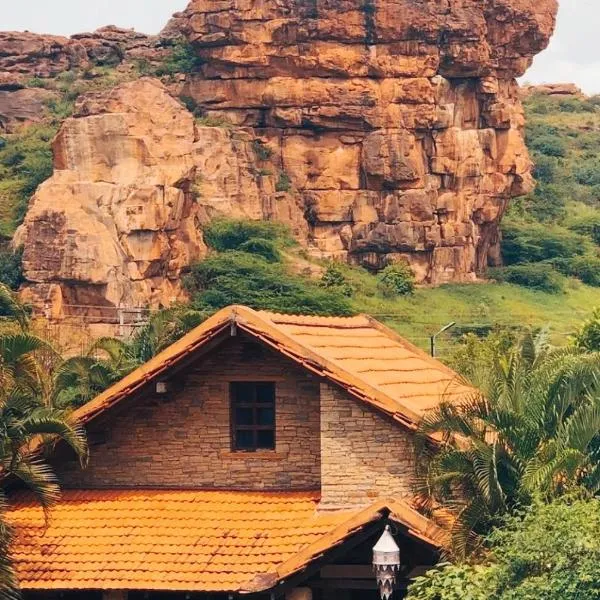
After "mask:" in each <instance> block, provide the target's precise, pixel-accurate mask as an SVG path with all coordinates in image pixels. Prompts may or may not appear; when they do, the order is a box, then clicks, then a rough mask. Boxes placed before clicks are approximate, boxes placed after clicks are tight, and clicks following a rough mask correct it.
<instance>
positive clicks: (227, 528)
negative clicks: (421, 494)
mask: <svg viewBox="0 0 600 600" xmlns="http://www.w3.org/2000/svg"><path fill="white" fill-rule="evenodd" d="M317 503H318V494H317V493H316V492H224V491H218V492H212V491H179V490H169V491H157V490H79V491H76V490H71V491H65V492H64V494H63V498H62V500H61V501H60V502H59V504H58V506H56V507H55V508H54V509H53V510H52V512H51V514H50V521H49V523H48V524H46V523H45V520H44V514H43V511H42V509H41V508H40V507H39V505H37V504H36V502H35V500H34V499H33V498H32V497H31V496H30V495H27V494H22V495H18V496H17V497H16V498H15V499H14V500H13V506H12V508H11V510H10V511H9V515H8V516H9V521H10V523H12V524H13V525H14V527H15V531H16V536H15V541H14V544H13V557H14V562H15V566H16V570H17V576H18V578H19V581H20V584H21V587H22V589H24V590H36V589H37V590H52V589H55V590H90V589H120V590H171V591H207V592H209V591H224V592H238V591H239V592H244V591H247V592H251V591H262V590H265V589H269V588H271V587H273V586H274V585H276V584H277V583H278V582H279V581H281V580H283V579H285V578H287V577H289V576H290V575H292V574H294V573H296V572H298V571H300V570H302V569H303V568H305V567H306V566H307V565H308V564H310V563H311V562H312V561H313V560H314V559H315V558H316V557H319V556H321V555H322V554H323V553H324V552H326V551H327V550H329V549H330V548H332V547H335V546H336V545H338V544H340V543H342V542H343V541H345V540H346V539H347V538H348V537H350V536H351V535H352V534H353V533H355V532H357V531H359V530H360V529H361V528H362V527H364V526H365V525H367V524H369V523H371V522H375V521H378V520H380V519H381V518H383V517H384V516H386V515H387V514H388V513H391V514H390V518H391V519H393V520H395V521H397V522H398V523H399V524H401V525H403V527H404V528H405V531H406V533H407V534H408V535H411V536H413V537H415V538H417V539H420V540H422V541H423V542H425V543H426V544H428V545H429V546H431V547H433V548H438V547H439V546H440V541H441V538H440V532H439V530H438V529H437V528H436V527H435V526H434V525H432V524H431V523H430V522H429V521H428V520H427V519H426V518H425V517H423V516H421V515H419V514H418V513H416V512H415V511H414V510H413V509H412V508H410V507H409V506H408V505H407V504H405V503H403V502H397V501H380V502H378V503H376V504H374V505H373V506H371V507H369V508H367V509H353V510H344V511H335V512H317V511H316V507H317Z"/></svg>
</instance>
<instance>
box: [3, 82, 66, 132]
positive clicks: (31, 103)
mask: <svg viewBox="0 0 600 600" xmlns="http://www.w3.org/2000/svg"><path fill="white" fill-rule="evenodd" d="M56 97H57V96H56V94H54V93H53V92H51V91H49V90H43V89H35V88H33V89H31V88H29V89H25V88H23V89H17V90H2V89H0V131H12V130H13V129H14V128H15V127H18V125H19V124H21V123H33V122H36V121H41V120H42V119H43V117H44V109H45V107H46V103H47V102H48V101H49V100H51V99H53V98H56Z"/></svg>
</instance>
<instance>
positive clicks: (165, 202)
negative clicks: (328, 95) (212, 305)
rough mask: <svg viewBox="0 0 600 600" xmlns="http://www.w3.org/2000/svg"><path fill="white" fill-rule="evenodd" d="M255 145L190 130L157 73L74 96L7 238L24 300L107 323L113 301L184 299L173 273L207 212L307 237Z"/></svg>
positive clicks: (201, 251) (190, 252) (235, 133)
mask: <svg viewBox="0 0 600 600" xmlns="http://www.w3.org/2000/svg"><path fill="white" fill-rule="evenodd" d="M258 145H260V140H258V139H256V138H254V137H253V135H252V132H251V131H246V130H231V129H226V128H217V127H199V126H198V125H197V124H196V123H195V120H194V117H193V116H192V115H191V113H190V112H188V111H187V110H186V108H185V107H184V106H183V105H182V104H181V103H180V102H179V101H177V100H176V99H174V98H173V97H172V96H170V95H169V93H168V91H167V89H166V88H165V87H164V86H163V85H162V84H161V83H160V82H159V81H157V80H156V79H150V78H144V79H141V80H139V81H135V82H132V83H128V84H124V85H122V86H119V87H117V88H115V89H113V90H110V91H107V92H103V93H98V94H89V95H87V96H84V97H83V98H82V99H81V101H80V102H79V103H78V105H77V110H76V113H75V116H74V117H73V118H70V119H67V120H66V121H65V122H64V123H63V125H62V127H61V129H60V131H59V133H58V135H57V137H56V139H55V140H54V142H53V153H54V175H53V176H52V177H51V178H50V179H49V180H48V181H46V182H45V183H43V184H42V185H41V186H40V188H39V189H38V191H37V193H36V194H35V196H34V197H33V198H32V200H31V202H30V207H29V211H28V213H27V215H26V218H25V221H24V223H23V225H22V226H21V227H20V228H19V230H18V231H17V233H16V235H15V239H14V244H15V245H17V246H23V247H24V249H25V252H24V256H23V267H24V273H25V277H26V279H27V284H26V286H25V289H24V290H23V294H24V296H25V298H26V299H27V300H30V301H31V302H32V303H33V304H34V305H35V306H38V307H44V306H46V305H48V306H51V307H52V313H51V315H50V316H52V317H56V318H61V317H65V316H69V315H85V316H86V318H89V319H92V320H98V321H103V320H115V319H117V317H118V313H117V312H116V311H115V310H114V309H115V308H118V307H125V308H128V307H129V308H130V307H146V306H147V307H149V308H154V309H156V308H160V307H165V306H168V305H170V304H172V303H173V302H174V301H177V300H181V299H183V298H185V292H184V289H183V286H182V281H181V280H182V273H183V272H184V271H185V269H186V268H187V267H188V266H189V265H190V264H191V263H192V262H193V261H195V260H198V259H199V258H201V257H203V256H204V255H205V250H206V248H205V246H204V243H203V241H202V226H203V224H205V223H207V222H208V221H209V220H210V219H211V218H213V217H214V216H217V215H220V216H224V215H228V216H238V217H240V218H247V219H255V220H257V219H263V218H269V219H274V220H278V221H282V222H287V223H288V224H289V225H290V226H291V228H292V229H294V230H295V231H296V234H297V235H298V236H299V237H306V232H305V231H304V232H303V231H302V228H303V225H304V220H303V219H302V212H301V210H300V209H299V207H296V206H295V205H294V201H293V198H291V197H290V196H288V195H287V194H285V193H278V192H276V190H275V176H274V174H273V173H272V171H268V170H267V167H269V166H270V164H269V162H268V160H267V159H266V157H263V159H264V160H261V159H260V158H259V157H257V155H256V154H257V146H258ZM257 161H259V162H261V164H263V165H264V172H262V171H259V170H258V169H257V167H256V163H257ZM269 173H270V174H269Z"/></svg>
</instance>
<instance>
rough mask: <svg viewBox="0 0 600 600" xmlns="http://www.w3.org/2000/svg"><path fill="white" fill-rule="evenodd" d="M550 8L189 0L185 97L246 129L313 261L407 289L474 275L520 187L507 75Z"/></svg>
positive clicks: (520, 151) (525, 166) (392, 0)
mask: <svg viewBox="0 0 600 600" xmlns="http://www.w3.org/2000/svg"><path fill="white" fill-rule="evenodd" d="M556 10H557V4H556V0H540V1H539V2H536V3H533V2H531V1H530V0H486V1H485V2H481V0H452V1H450V0H443V1H442V0H424V1H418V2H417V1H416V0H343V1H341V2H340V1H339V0H338V1H336V2H331V1H329V0H288V1H286V2H281V1H280V0H263V1H261V2H249V1H247V0H219V1H216V0H214V1H210V2H209V1H207V0H194V1H192V2H191V4H190V5H189V7H188V9H187V10H186V11H185V12H184V13H182V14H180V15H177V16H176V17H175V19H174V21H173V22H172V23H171V24H170V29H173V28H176V27H178V28H179V29H180V30H181V31H183V32H184V33H185V34H186V35H187V37H188V39H189V40H190V42H192V43H193V45H194V47H195V48H196V50H197V53H198V55H199V56H200V57H201V59H202V60H203V66H202V68H201V71H200V72H199V73H196V74H194V75H192V76H190V77H189V79H188V82H187V84H186V89H185V90H184V94H185V95H186V96H189V97H191V98H193V99H194V101H195V102H196V103H197V104H198V106H199V107H200V108H201V109H203V110H204V111H205V113H206V115H207V116H208V117H210V118H213V119H224V120H226V121H228V122H230V123H231V124H232V125H233V126H234V127H253V128H255V129H256V130H257V131H258V133H259V134H260V136H261V138H262V139H264V140H265V142H266V145H267V146H268V147H269V149H270V151H271V152H272V154H273V156H274V160H275V163H276V164H278V166H279V169H280V171H281V173H282V174H283V176H284V179H285V180H287V178H289V180H290V182H291V185H292V188H293V190H294V192H296V193H297V194H298V196H299V198H300V200H301V203H302V205H303V206H304V211H305V215H306V219H307V221H308V223H309V224H310V233H311V240H310V241H311V243H312V245H313V246H314V249H315V250H316V251H317V252H318V253H319V254H320V255H324V256H329V257H337V258H340V259H346V258H347V259H349V260H350V261H352V262H355V263H361V264H365V265H367V266H370V267H373V268H381V267H382V266H384V265H385V264H387V263H388V262H390V261H393V260H396V259H399V258H402V259H406V260H408V261H409V262H410V264H411V265H412V267H413V269H414V271H415V273H416V274H417V277H418V279H419V280H420V281H423V282H430V283H441V282H445V281H465V280H472V279H474V278H475V277H476V274H477V273H478V272H481V271H483V270H484V269H485V267H486V265H487V262H488V255H489V254H490V249H491V248H492V247H493V246H494V245H495V244H496V243H497V241H498V224H499V221H500V219H501V217H502V214H503V212H504V210H505V208H506V206H507V203H508V201H509V200H510V198H512V197H514V196H518V195H520V194H523V193H526V192H528V191H529V190H530V189H531V187H532V178H531V174H530V170H531V163H530V160H529V157H528V154H527V150H526V148H525V145H524V141H523V137H522V134H521V129H522V126H523V111H522V108H521V104H520V102H519V97H518V88H517V84H516V82H515V77H517V76H520V75H522V74H523V73H524V72H525V70H526V69H527V67H528V66H529V65H530V64H531V61H532V58H533V56H534V55H535V54H536V53H537V52H539V51H540V50H541V49H543V48H544V47H545V46H546V44H547V43H548V40H549V37H550V34H551V32H552V30H553V27H554V20H555V15H556Z"/></svg>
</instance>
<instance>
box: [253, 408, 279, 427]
mask: <svg viewBox="0 0 600 600" xmlns="http://www.w3.org/2000/svg"><path fill="white" fill-rule="evenodd" d="M257 422H258V425H271V426H274V425H275V410H274V409H272V408H259V409H258V421H257Z"/></svg>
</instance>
